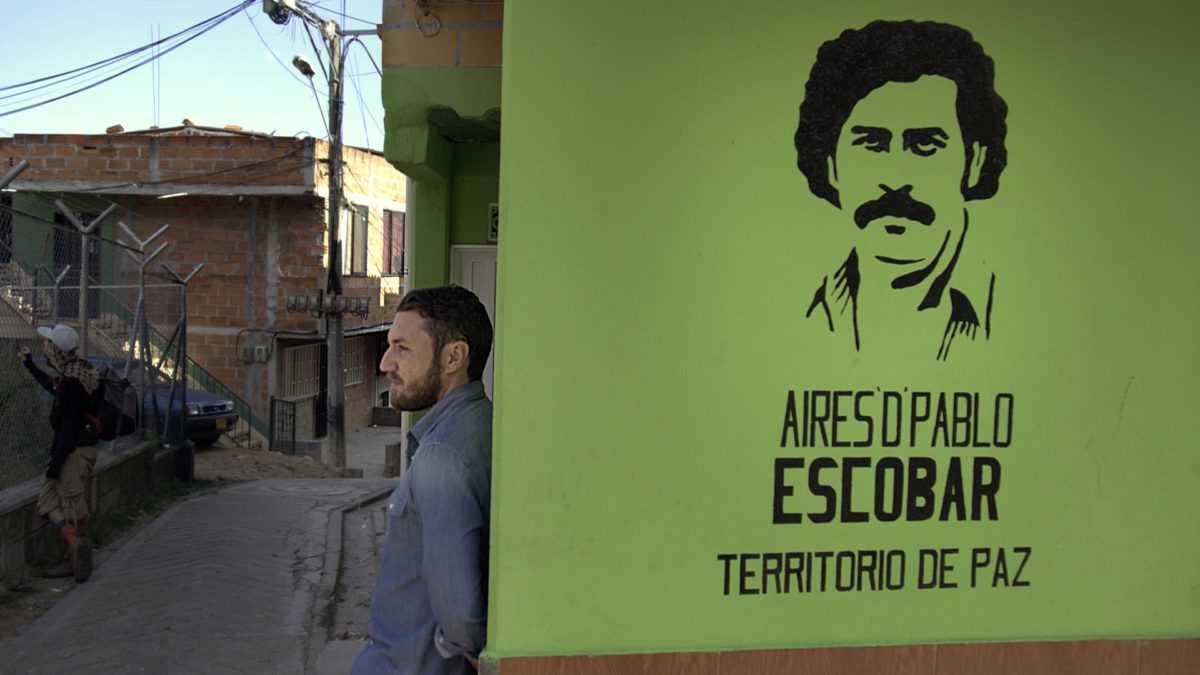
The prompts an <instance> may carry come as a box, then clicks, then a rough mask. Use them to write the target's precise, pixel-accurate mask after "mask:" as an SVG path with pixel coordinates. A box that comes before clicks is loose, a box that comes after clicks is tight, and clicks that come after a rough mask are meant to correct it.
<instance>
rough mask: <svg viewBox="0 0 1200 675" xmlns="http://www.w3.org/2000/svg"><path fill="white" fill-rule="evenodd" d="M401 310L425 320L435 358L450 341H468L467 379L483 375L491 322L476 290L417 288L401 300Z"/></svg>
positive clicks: (453, 287) (489, 345) (459, 287)
mask: <svg viewBox="0 0 1200 675" xmlns="http://www.w3.org/2000/svg"><path fill="white" fill-rule="evenodd" d="M400 312H416V313H417V314H418V315H420V316H421V318H423V319H425V326H426V330H427V331H428V333H429V336H430V337H432V338H433V353H434V358H437V356H438V355H439V354H441V353H442V347H445V346H446V345H447V344H449V343H451V342H454V341H456V340H463V341H465V342H466V343H467V347H469V348H470V354H469V362H468V364H467V378H468V379H469V380H472V381H474V380H479V379H482V378H483V369H484V366H486V365H487V359H488V354H489V353H490V352H491V350H492V322H491V320H490V319H488V315H487V308H485V307H484V306H483V303H482V302H480V301H479V298H478V297H476V295H475V294H474V293H472V292H471V291H469V290H467V289H465V288H463V287H462V286H438V287H435V288H418V289H416V290H412V291H409V292H408V293H406V294H405V295H404V297H403V298H402V299H401V300H400V304H399V305H397V307H396V313H397V314H398V313H400Z"/></svg>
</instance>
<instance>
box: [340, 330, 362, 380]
mask: <svg viewBox="0 0 1200 675" xmlns="http://www.w3.org/2000/svg"><path fill="white" fill-rule="evenodd" d="M344 344H345V351H346V353H345V355H344V356H345V359H346V361H345V364H346V386H347V387H349V386H351V385H354V384H362V381H363V378H364V375H365V373H364V372H363V371H364V370H365V368H364V365H365V364H366V362H367V341H366V339H365V338H362V337H353V338H349V339H347V340H346V341H345V343H344Z"/></svg>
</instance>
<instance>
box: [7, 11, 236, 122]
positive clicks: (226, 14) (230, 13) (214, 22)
mask: <svg viewBox="0 0 1200 675" xmlns="http://www.w3.org/2000/svg"><path fill="white" fill-rule="evenodd" d="M254 1H255V0H243V2H241V3H239V4H238V5H237V6H235V7H233V8H231V9H229V10H226V11H225V12H223V13H221V14H219V15H217V17H218V18H215V19H214V20H212V21H211V22H210V23H208V24H207V25H206V26H205V27H204V28H202V29H201V30H199V31H198V32H197V33H195V34H194V35H191V36H189V37H187V38H186V39H184V40H182V41H180V42H178V43H177V44H174V45H171V46H170V47H168V48H167V49H165V50H163V51H162V52H160V53H158V54H157V55H154V56H151V57H150V58H147V59H143V60H141V61H138V62H137V63H135V64H133V65H132V66H129V67H128V68H125V69H124V70H121V71H120V72H118V73H116V74H113V75H109V76H108V77H105V78H104V79H102V80H99V81H97V82H93V83H91V84H88V85H86V86H83V87H79V88H78V89H74V90H72V91H69V92H67V93H65V94H60V95H58V96H55V97H53V98H49V99H46V100H44V101H39V102H37V103H31V104H29V105H25V106H22V107H19V108H15V109H12V110H5V111H0V117H7V116H9V115H15V114H16V113H19V112H24V111H26V110H32V109H34V108H40V107H42V106H44V105H47V104H50V103H53V102H55V101H60V100H62V99H64V98H67V97H69V96H74V95H76V94H80V93H83V92H85V91H87V90H89V89H93V88H95V87H98V86H100V85H101V84H104V83H105V82H108V81H110V80H113V79H116V78H118V77H120V76H121V75H124V74H126V73H128V72H130V71H132V70H136V69H138V68H140V67H142V66H144V65H146V64H147V63H151V62H153V61H156V60H157V59H160V58H162V57H163V56H165V55H166V54H169V53H171V52H173V51H175V50H176V49H178V48H180V47H182V46H183V45H185V44H187V43H189V42H191V41H192V40H195V39H196V38H198V37H200V36H201V35H204V34H205V33H207V32H209V31H211V30H213V29H214V28H216V27H217V26H219V25H221V24H222V23H225V22H226V21H228V20H229V19H230V18H231V17H232V16H233V15H234V14H235V13H237V12H239V11H241V9H242V8H243V7H248V6H250V5H251V4H253V3H254Z"/></svg>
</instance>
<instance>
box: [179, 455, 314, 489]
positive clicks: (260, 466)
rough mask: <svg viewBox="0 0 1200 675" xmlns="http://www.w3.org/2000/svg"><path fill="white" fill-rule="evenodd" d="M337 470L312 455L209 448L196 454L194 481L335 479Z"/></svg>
mask: <svg viewBox="0 0 1200 675" xmlns="http://www.w3.org/2000/svg"><path fill="white" fill-rule="evenodd" d="M337 477H338V473H337V472H336V471H334V470H333V469H330V468H328V467H326V466H325V465H324V464H321V463H320V462H318V461H315V460H313V459H312V458H311V457H296V456H294V455H285V454H282V453H279V452H273V451H270V450H246V449H242V448H212V449H210V450H201V451H198V452H197V453H196V478H197V480H210V481H216V482H230V481H242V480H260V479H263V478H337Z"/></svg>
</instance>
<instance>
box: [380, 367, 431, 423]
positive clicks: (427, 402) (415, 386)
mask: <svg viewBox="0 0 1200 675" xmlns="http://www.w3.org/2000/svg"><path fill="white" fill-rule="evenodd" d="M406 389H407V391H406V392H405V393H402V394H397V393H396V392H395V390H392V391H390V392H389V393H390V396H389V397H388V398H389V399H390V400H389V404H390V405H391V407H392V408H394V409H396V410H400V411H402V412H416V411H418V410H425V409H427V408H432V407H433V404H434V403H437V400H438V394H439V393H441V391H442V365H441V364H440V363H438V361H437V359H436V358H435V359H432V363H430V364H429V368H428V369H427V370H426V371H425V375H423V376H422V377H421V379H419V380H417V381H416V382H413V383H412V384H411V385H410V386H408V387H407V388H406Z"/></svg>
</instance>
